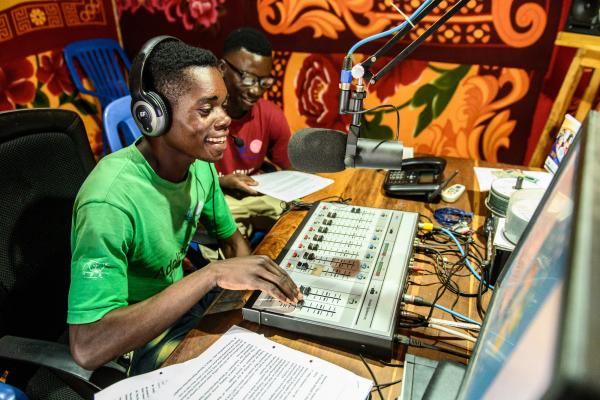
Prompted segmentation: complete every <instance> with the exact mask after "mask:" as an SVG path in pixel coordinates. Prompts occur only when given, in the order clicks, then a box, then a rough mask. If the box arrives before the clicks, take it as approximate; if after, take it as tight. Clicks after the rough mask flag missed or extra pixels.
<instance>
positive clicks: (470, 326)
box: [429, 318, 481, 330]
mask: <svg viewBox="0 0 600 400" xmlns="http://www.w3.org/2000/svg"><path fill="white" fill-rule="evenodd" d="M429 322H430V323H434V324H438V325H448V326H452V327H454V328H461V329H472V330H480V329H481V326H480V325H477V324H470V323H465V322H458V321H450V320H447V319H440V318H430V319H429Z"/></svg>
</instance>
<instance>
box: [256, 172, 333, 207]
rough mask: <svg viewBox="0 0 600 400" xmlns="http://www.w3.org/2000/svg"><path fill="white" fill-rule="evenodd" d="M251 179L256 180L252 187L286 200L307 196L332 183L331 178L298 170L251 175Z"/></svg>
mask: <svg viewBox="0 0 600 400" xmlns="http://www.w3.org/2000/svg"><path fill="white" fill-rule="evenodd" d="M252 179H254V180H255V181H257V182H258V186H253V189H256V191H258V192H260V193H262V194H267V195H269V196H272V197H275V198H276V199H279V200H283V201H286V202H288V201H292V200H295V199H299V198H301V197H304V196H308V195H309V194H311V193H314V192H316V191H319V190H321V189H323V188H324V187H326V186H329V185H331V184H332V183H333V179H328V178H323V177H321V176H318V175H313V174H307V173H305V172H298V171H277V172H271V173H268V174H260V175H252Z"/></svg>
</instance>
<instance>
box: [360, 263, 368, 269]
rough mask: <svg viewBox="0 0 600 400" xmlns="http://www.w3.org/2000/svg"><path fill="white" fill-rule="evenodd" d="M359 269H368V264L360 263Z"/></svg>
mask: <svg viewBox="0 0 600 400" xmlns="http://www.w3.org/2000/svg"><path fill="white" fill-rule="evenodd" d="M360 269H369V264H367V263H362V264H360Z"/></svg>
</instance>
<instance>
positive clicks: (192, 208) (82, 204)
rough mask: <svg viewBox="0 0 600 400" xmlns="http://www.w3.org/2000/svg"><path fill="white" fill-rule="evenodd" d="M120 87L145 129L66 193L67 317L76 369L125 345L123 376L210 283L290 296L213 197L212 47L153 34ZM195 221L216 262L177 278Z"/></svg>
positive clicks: (200, 307)
mask: <svg viewBox="0 0 600 400" xmlns="http://www.w3.org/2000/svg"><path fill="white" fill-rule="evenodd" d="M142 54H144V55H142ZM130 88H131V90H132V97H133V102H132V103H133V113H134V115H135V116H136V117H137V118H138V121H136V122H138V124H139V125H140V127H141V130H142V132H144V133H146V135H144V136H143V137H141V138H140V139H138V140H137V141H136V142H135V143H134V144H132V145H131V146H129V147H126V148H124V149H122V150H120V151H117V152H115V153H113V154H110V155H108V156H106V157H105V158H103V159H102V160H101V161H100V162H99V163H98V165H97V166H96V168H95V169H94V170H93V171H92V173H91V174H90V176H89V177H88V178H87V180H86V181H85V183H84V184H83V186H82V188H81V190H80V192H79V194H78V196H77V199H76V201H75V206H74V210H73V222H72V237H71V247H72V271H71V289H70V292H69V310H68V323H69V324H70V330H69V335H70V346H71V353H72V355H73V357H74V359H75V361H76V362H77V363H78V364H80V365H81V366H82V367H84V368H88V369H94V368H96V367H98V366H100V365H102V364H104V363H106V362H107V361H109V360H111V359H114V358H116V357H118V356H120V355H121V354H124V353H127V352H130V351H132V350H133V351H134V353H133V358H132V361H131V362H132V364H131V369H130V373H131V374H139V373H144V372H148V371H151V370H153V369H155V368H158V367H159V366H160V364H161V363H162V362H163V361H164V360H165V359H166V357H168V355H169V354H170V353H171V352H172V351H173V350H174V348H175V347H176V345H177V344H178V343H179V342H180V341H181V340H182V339H183V337H184V336H185V334H186V333H187V332H188V331H189V330H190V329H191V328H193V327H194V326H195V325H196V324H197V323H198V320H199V319H200V317H201V316H202V313H203V312H204V310H205V308H206V306H207V305H208V304H210V301H211V300H212V298H213V297H214V292H215V291H214V290H213V289H215V288H225V289H232V290H242V289H250V290H253V289H259V290H263V291H266V292H267V293H269V294H271V295H272V296H274V297H276V298H278V299H279V300H281V301H284V302H292V303H295V302H297V301H298V300H299V299H301V297H302V295H301V294H300V292H299V290H298V288H297V286H296V285H295V284H294V282H292V280H291V279H290V277H289V276H288V275H287V274H286V273H285V271H284V270H283V269H281V268H280V267H279V266H278V265H277V264H275V263H274V262H273V261H272V260H270V259H269V258H267V257H264V256H250V248H249V246H248V243H247V242H246V241H245V239H244V238H243V237H242V235H241V234H240V232H239V231H238V230H237V227H236V224H235V222H234V220H233V217H232V216H231V213H230V211H229V209H228V208H227V206H226V204H225V201H224V198H223V193H222V192H221V189H220V187H219V185H218V176H217V173H216V171H215V169H214V166H213V164H212V163H214V162H215V161H217V160H219V159H220V158H221V157H222V156H223V152H224V151H225V149H226V146H227V142H226V138H227V135H228V128H229V124H230V122H231V119H230V117H229V116H228V115H227V113H226V112H225V110H224V108H223V103H224V102H225V101H226V98H227V90H226V87H225V84H224V82H223V78H222V77H221V73H220V71H219V69H218V66H217V60H216V58H215V57H214V56H213V55H212V53H210V52H208V51H205V50H202V49H198V48H194V47H191V46H188V45H186V44H184V43H182V42H180V41H178V40H176V39H174V38H162V39H159V40H156V39H155V40H153V41H152V44H151V45H148V44H147V45H146V46H144V48H143V49H142V51H141V52H140V55H138V57H136V59H135V60H134V63H133V67H132V71H131V76H130ZM149 91H152V92H153V93H150V94H149V96H150V97H152V96H153V95H154V94H156V95H157V96H160V98H161V101H162V102H163V103H164V104H163V105H161V106H159V107H158V108H160V110H159V111H158V112H157V111H156V110H155V109H154V107H153V105H152V103H145V100H147V98H148V96H147V95H148V92H149ZM140 99H141V100H143V101H142V103H138V100H140ZM152 101H154V100H152ZM140 104H142V105H144V107H145V108H144V107H138V105H140ZM163 114H164V115H163ZM148 116H150V117H149V118H150V119H147V118H148ZM149 121H150V122H149ZM146 128H148V130H147V131H146V130H145V129H146ZM199 222H201V223H202V224H203V225H204V226H205V227H207V228H208V231H209V232H210V233H212V234H213V235H214V236H215V237H217V238H218V239H219V241H220V243H221V247H222V249H223V253H224V254H225V256H226V257H227V259H226V260H223V261H217V262H213V263H211V264H209V265H207V266H206V267H204V268H202V269H200V270H197V271H195V272H193V273H191V274H189V275H187V276H185V277H184V276H183V271H182V265H181V264H182V260H183V258H184V257H185V253H186V249H187V247H188V245H189V243H190V241H191V239H192V236H193V235H194V232H195V230H196V227H197V224H198V223H199Z"/></svg>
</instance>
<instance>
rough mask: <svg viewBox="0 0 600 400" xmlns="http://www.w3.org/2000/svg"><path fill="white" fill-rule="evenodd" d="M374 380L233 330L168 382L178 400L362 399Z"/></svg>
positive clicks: (168, 394) (169, 390)
mask: <svg viewBox="0 0 600 400" xmlns="http://www.w3.org/2000/svg"><path fill="white" fill-rule="evenodd" d="M371 387H372V382H371V381H369V380H367V379H365V378H362V377H360V376H358V375H356V374H354V373H352V372H350V371H347V370H345V369H343V368H341V367H338V366H336V365H334V364H331V363H329V362H327V361H324V360H321V359H319V358H316V357H313V356H310V355H307V354H304V353H302V352H299V351H296V350H293V349H290V348H289V347H285V346H283V345H280V344H278V343H276V342H273V341H271V340H268V339H265V338H264V337H263V336H261V335H258V334H256V333H253V332H251V331H248V330H246V329H243V328H240V327H237V326H234V327H232V328H231V329H230V330H229V331H227V333H225V334H224V335H223V336H222V337H221V338H220V339H219V340H217V341H216V342H215V343H214V344H213V345H212V346H211V347H209V348H208V349H207V350H206V351H205V352H204V353H202V354H201V355H200V356H199V357H197V358H195V359H194V360H190V361H188V362H187V363H186V368H185V370H183V371H179V372H178V374H177V376H176V377H174V378H172V379H170V380H169V383H168V385H167V386H166V387H165V388H164V392H163V395H164V396H165V397H164V398H168V399H176V400H188V399H194V400H201V399H202V400H210V399H221V400H238V399H239V400H241V399H296V400H303V399H307V400H308V399H312V400H319V399H322V400H330V399H339V400H342V399H344V400H352V399H356V400H364V399H366V398H367V396H368V394H369V391H370V390H371Z"/></svg>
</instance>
